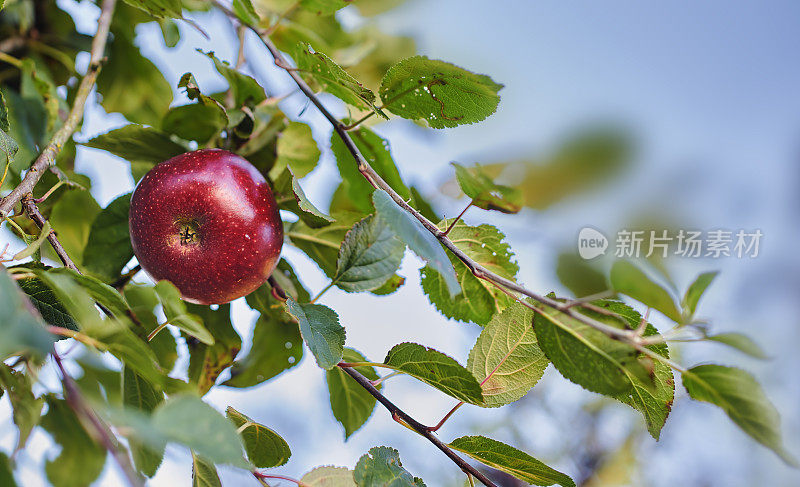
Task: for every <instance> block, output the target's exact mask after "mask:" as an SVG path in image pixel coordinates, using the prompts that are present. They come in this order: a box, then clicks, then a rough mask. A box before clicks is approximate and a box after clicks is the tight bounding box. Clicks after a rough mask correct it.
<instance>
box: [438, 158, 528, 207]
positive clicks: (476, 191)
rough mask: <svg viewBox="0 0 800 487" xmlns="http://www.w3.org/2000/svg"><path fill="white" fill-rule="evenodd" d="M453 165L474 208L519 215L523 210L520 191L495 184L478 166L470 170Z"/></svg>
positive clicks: (457, 178)
mask: <svg viewBox="0 0 800 487" xmlns="http://www.w3.org/2000/svg"><path fill="white" fill-rule="evenodd" d="M452 164H453V167H454V168H455V169H456V180H458V185H459V186H460V187H461V191H463V192H464V194H465V195H467V196H468V197H469V198H471V199H472V206H477V207H478V208H483V209H484V210H496V211H499V212H501V213H518V212H519V210H521V209H522V193H521V192H520V190H519V189H516V188H511V187H509V186H503V185H502V184H497V183H495V182H494V181H493V180H492V178H490V177H489V176H488V175H486V174H485V173H484V172H483V170H482V169H481V167H480V166H478V165H477V164H476V165H475V167H473V168H469V169H468V168H466V167H464V166H462V165H460V164H456V163H455V162H453V163H452Z"/></svg>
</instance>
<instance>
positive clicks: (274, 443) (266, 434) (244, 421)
mask: <svg viewBox="0 0 800 487" xmlns="http://www.w3.org/2000/svg"><path fill="white" fill-rule="evenodd" d="M226 413H227V416H228V419H229V420H231V422H233V424H234V425H236V428H237V431H238V432H239V434H240V435H241V436H242V441H243V442H244V449H245V450H246V451H247V458H248V459H249V460H250V463H252V464H253V465H255V466H256V467H258V468H271V467H279V466H281V465H283V464H285V463H286V462H288V461H289V457H291V456H292V451H291V450H290V449H289V445H288V444H286V440H284V439H283V438H281V436H280V435H279V434H278V433H276V432H274V431H272V430H271V429H269V428H267V427H266V426H264V425H263V424H259V423H256V422H255V421H253V420H252V419H251V418H249V417H247V416H245V415H244V414H242V413H240V412H239V411H237V410H235V409H233V408H232V407H230V406H228V409H227V410H226Z"/></svg>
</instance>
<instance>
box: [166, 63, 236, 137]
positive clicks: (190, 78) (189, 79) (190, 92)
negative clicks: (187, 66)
mask: <svg viewBox="0 0 800 487" xmlns="http://www.w3.org/2000/svg"><path fill="white" fill-rule="evenodd" d="M178 88H186V96H188V97H189V99H190V100H197V103H198V104H199V105H204V106H207V107H210V108H213V109H215V110H216V111H217V118H221V119H223V120H224V121H225V125H228V123H229V119H228V112H226V111H225V107H224V106H223V105H222V103H220V102H219V101H218V100H216V99H215V98H212V97H210V96H206V95H204V94H203V93H202V92H201V91H200V87H199V86H198V85H197V80H195V79H194V75H193V74H192V73H183V76H181V79H180V80H179V81H178Z"/></svg>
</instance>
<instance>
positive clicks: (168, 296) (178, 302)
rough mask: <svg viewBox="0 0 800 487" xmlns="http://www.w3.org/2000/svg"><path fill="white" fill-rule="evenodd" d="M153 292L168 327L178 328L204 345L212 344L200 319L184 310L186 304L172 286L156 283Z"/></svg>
mask: <svg viewBox="0 0 800 487" xmlns="http://www.w3.org/2000/svg"><path fill="white" fill-rule="evenodd" d="M155 291H156V294H157V295H158V299H159V300H160V301H161V305H162V306H163V308H164V315H166V317H167V322H169V324H170V325H172V326H175V327H177V328H179V329H180V330H181V331H182V332H184V333H186V334H188V335H191V336H193V337H194V338H197V339H198V340H200V341H201V342H203V343H205V344H206V345H213V344H214V337H213V336H212V335H211V333H210V332H209V331H208V330H207V329H206V327H205V326H203V321H202V319H201V318H200V317H199V316H197V315H195V314H192V313H190V312H189V310H187V309H186V306H187V303H185V302H184V301H183V300H182V299H181V293H180V291H178V288H176V287H175V285H174V284H172V283H171V282H169V281H166V280H164V281H158V282H157V283H156V285H155ZM162 333H163V331H162Z"/></svg>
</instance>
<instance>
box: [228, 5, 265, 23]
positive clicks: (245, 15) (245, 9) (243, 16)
mask: <svg viewBox="0 0 800 487" xmlns="http://www.w3.org/2000/svg"><path fill="white" fill-rule="evenodd" d="M232 7H233V13H234V14H236V17H238V18H239V20H241V21H242V22H244V23H245V24H252V25H258V23H259V22H260V20H261V19H260V18H259V17H258V13H256V9H255V8H254V7H253V4H252V3H251V2H250V0H233V5H232Z"/></svg>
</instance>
